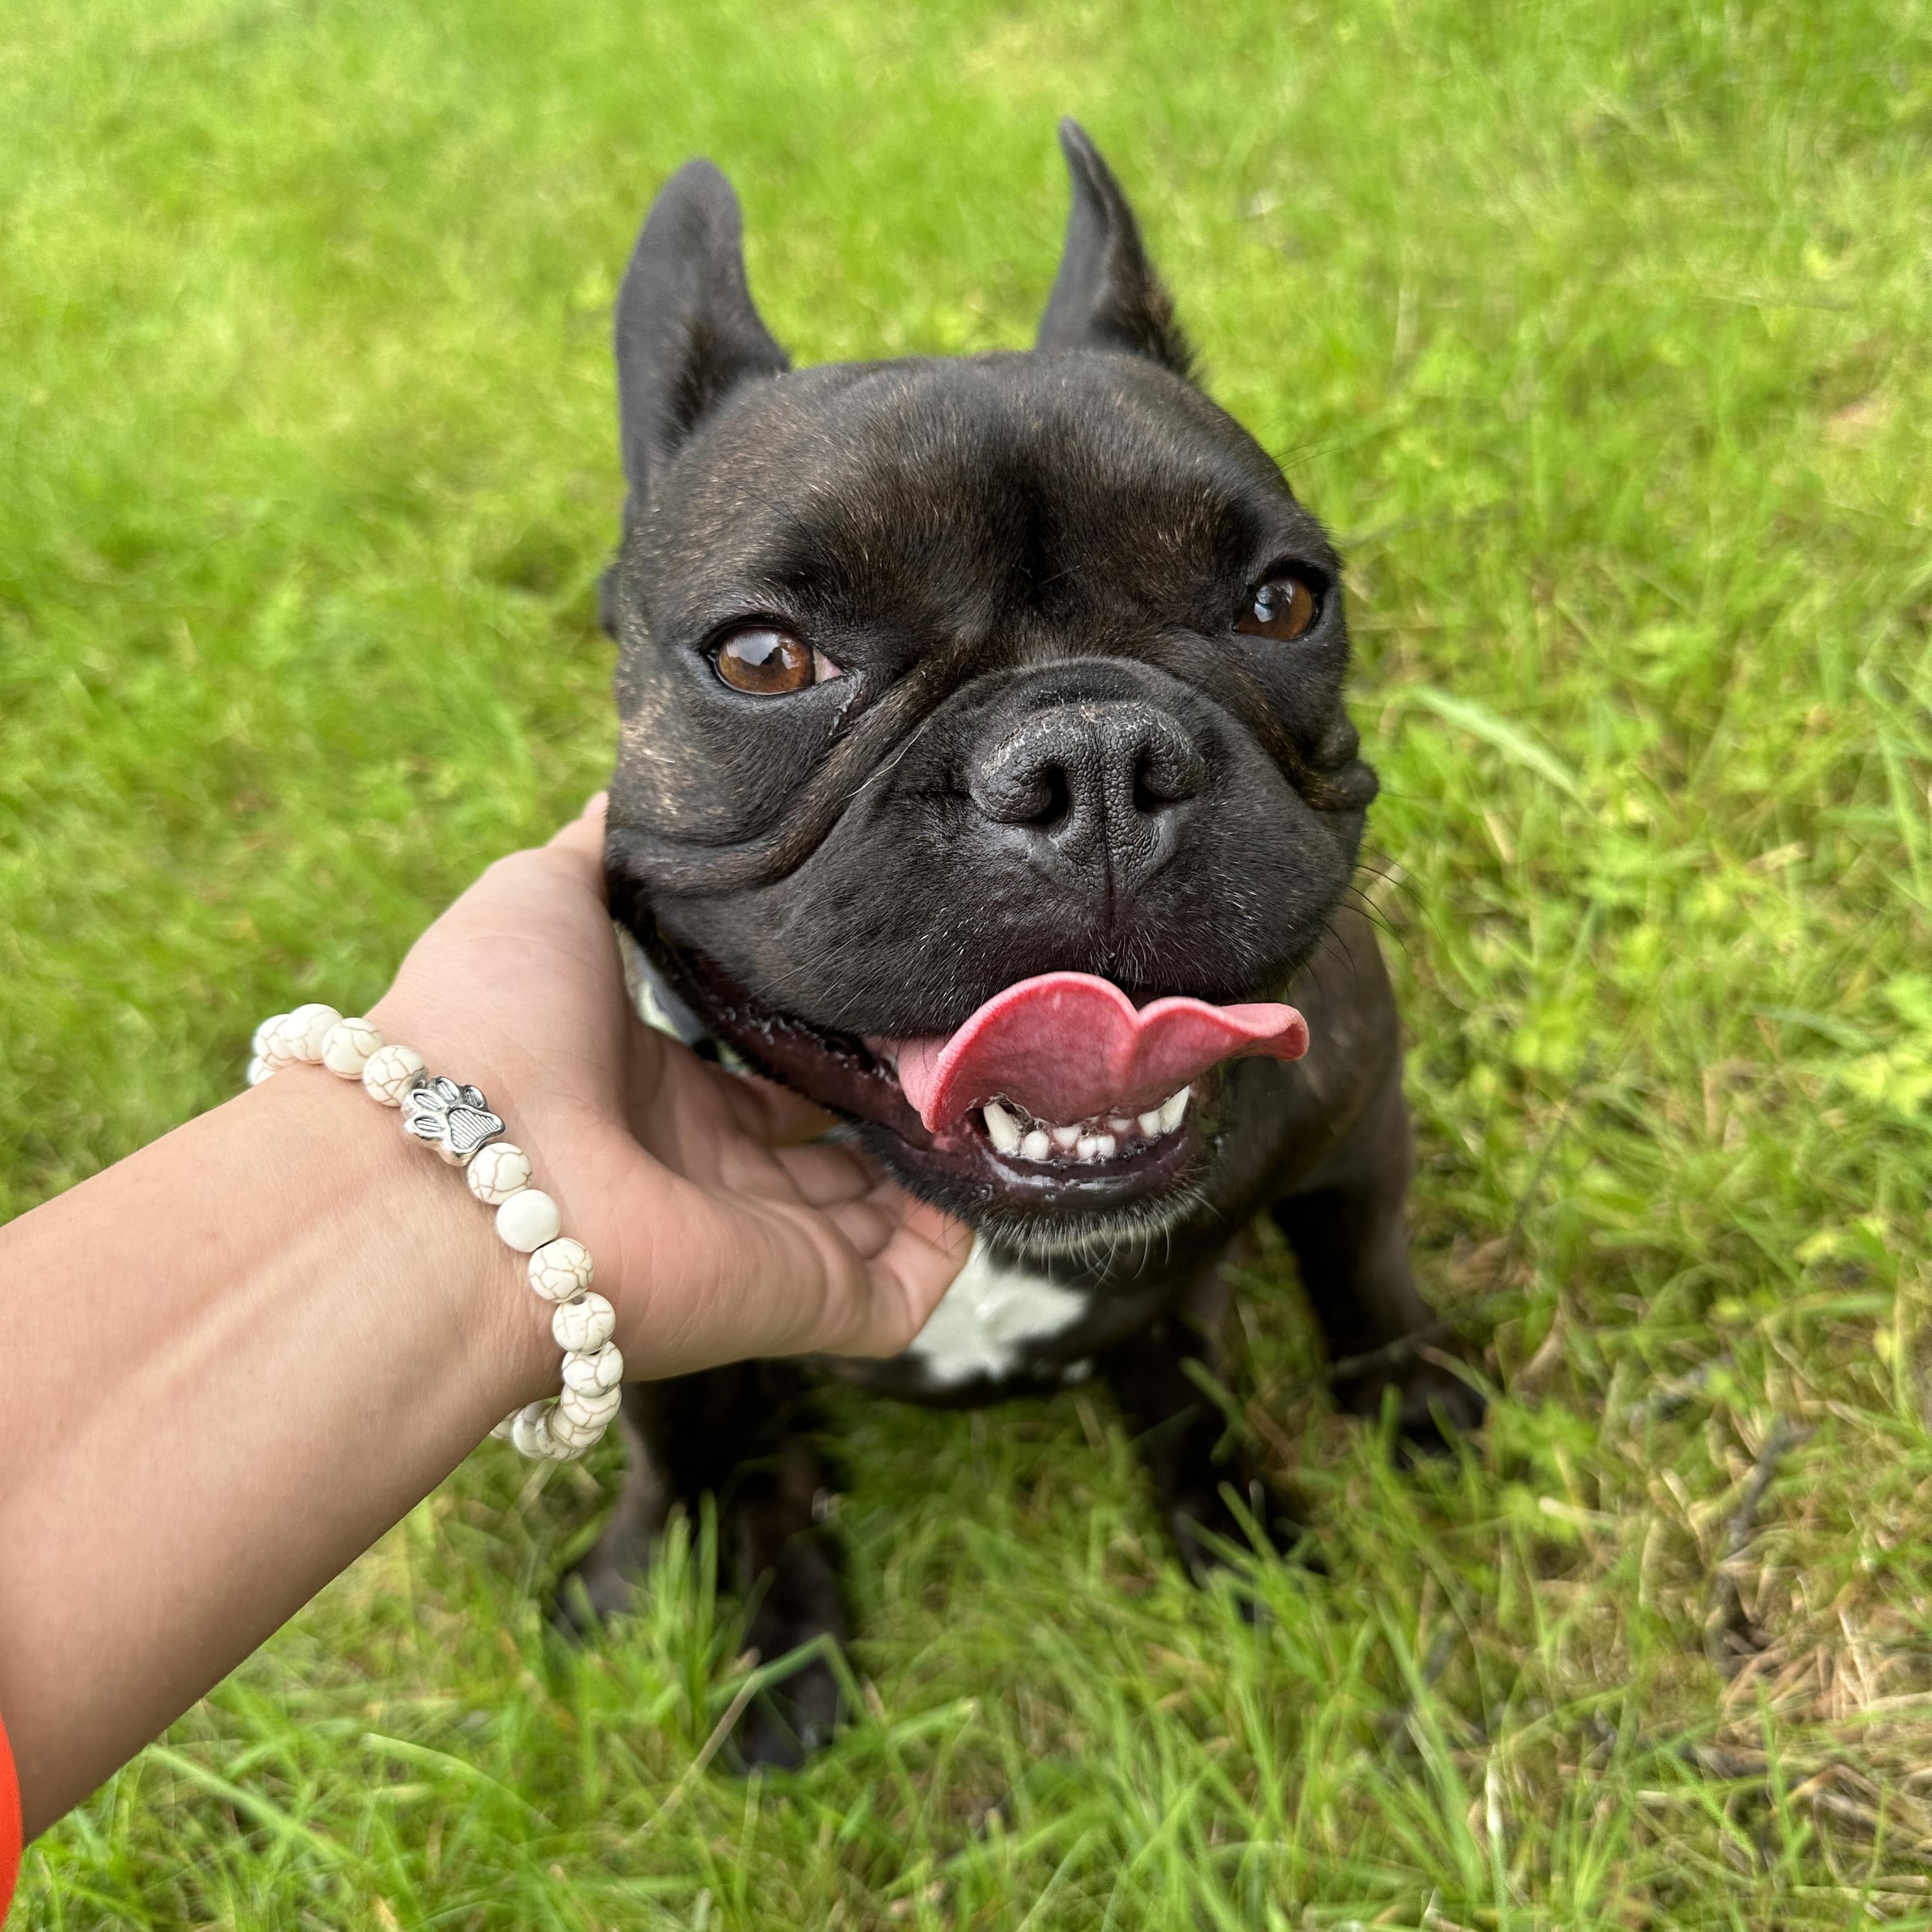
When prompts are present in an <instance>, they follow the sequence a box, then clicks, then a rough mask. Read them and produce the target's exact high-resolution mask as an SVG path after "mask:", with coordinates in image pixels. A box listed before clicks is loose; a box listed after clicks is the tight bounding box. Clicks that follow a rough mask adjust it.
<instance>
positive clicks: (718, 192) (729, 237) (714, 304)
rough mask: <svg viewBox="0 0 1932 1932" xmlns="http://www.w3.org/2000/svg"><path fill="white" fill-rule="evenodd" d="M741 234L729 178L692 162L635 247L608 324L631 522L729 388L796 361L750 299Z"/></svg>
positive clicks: (675, 178)
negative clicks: (613, 342) (612, 335)
mask: <svg viewBox="0 0 1932 1932" xmlns="http://www.w3.org/2000/svg"><path fill="white" fill-rule="evenodd" d="M743 233H744V222H743V218H742V216H741V215H740V214H739V211H738V197H737V196H736V195H735V194H733V193H732V192H731V184H730V182H729V181H727V180H726V179H725V178H724V176H723V175H721V174H720V173H719V172H718V170H717V169H715V167H713V166H712V165H711V163H709V161H687V162H685V164H684V166H682V167H681V168H680V169H678V171H677V172H676V174H674V175H672V176H671V178H670V180H669V181H667V182H666V183H665V184H664V187H663V188H662V190H661V191H660V192H659V193H658V198H657V199H656V201H655V202H654V203H653V204H652V208H651V212H650V217H649V220H646V222H645V223H644V226H643V233H641V234H640V235H639V236H638V237H637V247H636V248H634V249H633V250H632V251H631V265H630V266H629V267H628V269H625V271H624V286H623V287H622V288H621V289H620V290H619V291H618V293H617V314H616V347H617V427H618V436H619V441H620V442H621V443H622V446H623V458H624V478H625V481H626V482H627V483H628V484H629V485H630V487H631V495H630V501H629V502H628V504H627V505H626V506H625V515H624V521H625V526H626V527H627V528H628V526H629V525H630V524H631V523H632V522H633V521H634V520H635V517H636V515H637V512H638V511H640V510H641V509H642V508H643V504H644V500H645V499H646V497H647V496H649V494H650V492H651V487H652V484H653V483H654V482H655V481H656V480H657V478H658V476H659V475H661V474H662V472H663V469H664V465H665V464H666V463H668V462H669V461H670V459H671V458H672V457H673V456H674V455H676V453H677V452H678V450H679V448H680V447H681V446H682V444H683V443H684V442H685V440H686V439H687V438H688V437H689V436H690V434H691V431H693V430H694V429H695V428H697V425H698V424H699V423H700V422H702V421H703V419H704V418H705V416H707V415H708V414H709V413H710V412H711V411H712V410H714V409H715V408H716V407H717V406H718V404H719V403H721V401H723V400H724V398H725V396H726V395H727V394H729V393H730V391H731V390H732V389H735V388H736V386H737V385H738V384H739V383H742V382H743V381H744V380H746V378H747V377H753V376H778V375H782V374H784V371H786V370H787V369H789V368H790V367H791V359H790V357H789V356H787V355H786V353H784V350H782V349H781V348H780V347H778V344H777V343H776V342H775V341H773V340H772V333H771V331H770V330H769V329H767V328H766V326H765V325H764V323H763V320H762V318H761V317H760V316H759V314H758V311H757V309H755V308H754V307H753V306H752V305H751V290H750V289H749V288H748V287H746V286H745V257H744V251H743V247H742V236H743Z"/></svg>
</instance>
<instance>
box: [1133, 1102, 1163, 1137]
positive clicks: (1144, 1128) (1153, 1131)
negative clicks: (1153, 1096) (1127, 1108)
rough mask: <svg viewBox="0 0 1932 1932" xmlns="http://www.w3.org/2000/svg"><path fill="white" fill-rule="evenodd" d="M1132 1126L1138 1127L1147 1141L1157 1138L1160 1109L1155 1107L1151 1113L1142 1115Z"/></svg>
mask: <svg viewBox="0 0 1932 1932" xmlns="http://www.w3.org/2000/svg"><path fill="white" fill-rule="evenodd" d="M1134 1125H1135V1126H1136V1127H1139V1129H1140V1130H1141V1132H1142V1133H1144V1134H1145V1135H1146V1136H1147V1137H1148V1139H1149V1140H1154V1139H1157V1138H1158V1136H1160V1131H1161V1127H1160V1109H1159V1108H1158V1107H1157V1108H1155V1109H1154V1112H1152V1113H1151V1114H1143V1115H1142V1116H1141V1117H1140V1118H1139V1120H1137V1121H1136V1122H1135V1123H1134Z"/></svg>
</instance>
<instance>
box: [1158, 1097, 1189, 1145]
mask: <svg viewBox="0 0 1932 1932" xmlns="http://www.w3.org/2000/svg"><path fill="white" fill-rule="evenodd" d="M1193 1091H1194V1089H1193V1088H1192V1087H1191V1086H1188V1087H1184V1088H1181V1091H1180V1092H1179V1093H1178V1094H1173V1095H1172V1096H1170V1097H1169V1098H1168V1099H1167V1100H1165V1101H1163V1103H1162V1104H1161V1109H1160V1130H1161V1132H1162V1133H1164V1134H1171V1133H1173V1131H1174V1130H1175V1128H1176V1127H1179V1126H1180V1124H1181V1121H1182V1118H1184V1115H1186V1114H1187V1097H1188V1095H1189V1094H1192V1093H1193Z"/></svg>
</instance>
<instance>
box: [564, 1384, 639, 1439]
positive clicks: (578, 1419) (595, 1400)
mask: <svg viewBox="0 0 1932 1932" xmlns="http://www.w3.org/2000/svg"><path fill="white" fill-rule="evenodd" d="M623 1393H624V1392H623V1391H622V1389H606V1390H605V1391H604V1392H603V1394H601V1395H579V1394H577V1391H575V1390H574V1389H565V1391H564V1392H563V1393H562V1394H561V1395H560V1396H559V1397H557V1399H556V1415H557V1416H558V1418H559V1420H560V1421H562V1422H563V1423H564V1424H566V1425H567V1426H568V1427H570V1428H571V1429H574V1430H585V1429H594V1430H596V1432H597V1433H598V1435H600V1436H601V1435H602V1434H603V1433H604V1430H607V1428H609V1427H610V1423H611V1419H612V1418H613V1417H614V1416H615V1415H616V1413H617V1412H618V1410H619V1409H621V1408H622V1406H623Z"/></svg>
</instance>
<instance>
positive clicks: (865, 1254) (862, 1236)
mask: <svg viewBox="0 0 1932 1932" xmlns="http://www.w3.org/2000/svg"><path fill="white" fill-rule="evenodd" d="M823 1213H824V1215H825V1218H826V1220H828V1221H829V1222H830V1223H832V1226H834V1227H835V1228H836V1229H838V1233H839V1235H840V1238H841V1239H842V1240H843V1241H844V1242H845V1243H846V1244H847V1246H849V1247H850V1248H851V1250H852V1251H853V1253H855V1254H856V1256H858V1257H859V1259H860V1260H861V1261H863V1262H869V1261H872V1260H874V1259H876V1258H877V1256H880V1255H882V1254H883V1253H885V1251H886V1244H888V1243H889V1241H891V1240H892V1237H893V1235H895V1234H896V1233H897V1232H898V1225H899V1224H898V1218H897V1217H896V1216H895V1215H893V1214H891V1213H889V1211H887V1210H886V1209H885V1208H881V1207H880V1205H879V1204H878V1203H877V1202H875V1201H870V1200H855V1201H844V1202H839V1203H838V1204H837V1205H835V1206H832V1207H829V1208H826V1209H824V1210H823Z"/></svg>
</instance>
